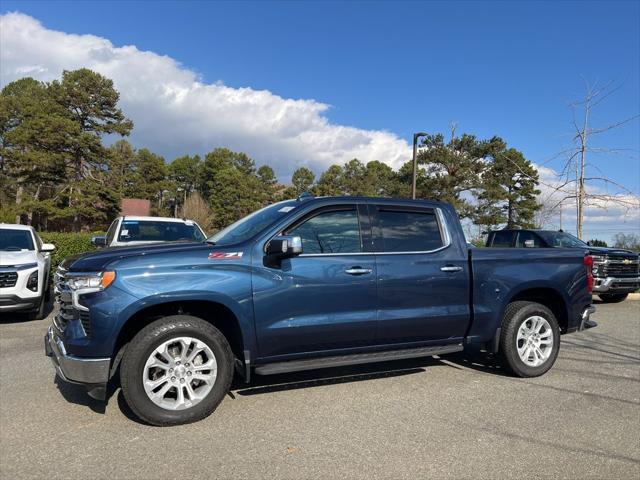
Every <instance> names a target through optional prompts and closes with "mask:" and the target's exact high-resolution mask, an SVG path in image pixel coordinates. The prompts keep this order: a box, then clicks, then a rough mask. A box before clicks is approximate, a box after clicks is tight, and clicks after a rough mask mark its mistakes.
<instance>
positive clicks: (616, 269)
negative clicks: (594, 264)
mask: <svg viewBox="0 0 640 480" xmlns="http://www.w3.org/2000/svg"><path fill="white" fill-rule="evenodd" d="M629 260H630V261H627V262H625V261H623V260H618V259H615V260H614V259H612V258H609V261H608V262H607V263H606V264H605V265H604V269H603V270H604V271H603V273H604V275H605V276H606V277H637V276H638V260H637V259H633V260H631V259H629Z"/></svg>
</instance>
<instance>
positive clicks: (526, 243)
mask: <svg viewBox="0 0 640 480" xmlns="http://www.w3.org/2000/svg"><path fill="white" fill-rule="evenodd" d="M524 246H525V248H534V247H535V246H536V243H535V242H534V241H533V240H525V241H524Z"/></svg>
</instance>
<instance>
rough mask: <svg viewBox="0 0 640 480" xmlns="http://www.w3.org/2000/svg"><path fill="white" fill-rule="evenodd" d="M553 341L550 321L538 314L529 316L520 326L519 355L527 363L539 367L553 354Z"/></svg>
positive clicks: (517, 339)
mask: <svg viewBox="0 0 640 480" xmlns="http://www.w3.org/2000/svg"><path fill="white" fill-rule="evenodd" d="M553 341H554V338H553V330H551V325H549V322H548V321H547V320H546V319H545V318H543V317H540V316H538V315H535V316H532V317H529V318H527V319H526V320H525V321H524V322H522V324H520V328H518V336H517V337H516V347H517V349H518V355H520V359H521V360H522V361H523V362H524V363H525V364H526V365H528V366H530V367H539V366H540V365H542V364H543V363H544V362H546V361H547V360H548V359H549V357H550V356H551V352H552V350H553Z"/></svg>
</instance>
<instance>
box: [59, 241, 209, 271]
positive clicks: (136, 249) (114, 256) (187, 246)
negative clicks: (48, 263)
mask: <svg viewBox="0 0 640 480" xmlns="http://www.w3.org/2000/svg"><path fill="white" fill-rule="evenodd" d="M210 247H211V246H210V245H208V244H206V243H202V242H172V243H156V244H152V245H139V246H133V247H113V248H103V249H100V250H96V251H95V252H89V253H83V254H80V255H73V256H70V257H67V258H65V259H64V260H63V261H62V262H61V263H60V266H61V267H62V268H64V269H65V270H68V271H71V272H98V271H101V270H104V268H105V267H106V266H107V265H109V264H110V263H111V262H114V261H116V260H120V259H122V258H127V257H135V256H140V255H159V254H163V253H174V252H180V251H189V250H195V249H198V248H210Z"/></svg>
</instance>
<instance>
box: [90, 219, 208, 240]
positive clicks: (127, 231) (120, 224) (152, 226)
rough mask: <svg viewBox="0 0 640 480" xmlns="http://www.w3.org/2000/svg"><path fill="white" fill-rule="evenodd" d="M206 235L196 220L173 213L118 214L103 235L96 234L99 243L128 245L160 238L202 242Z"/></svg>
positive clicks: (94, 238)
mask: <svg viewBox="0 0 640 480" xmlns="http://www.w3.org/2000/svg"><path fill="white" fill-rule="evenodd" d="M205 238H206V235H205V234H204V232H203V231H202V228H200V226H199V225H198V224H197V223H196V222H194V221H193V220H187V219H181V218H172V217H140V216H132V215H127V216H122V217H118V218H116V219H115V220H114V221H113V222H111V225H110V226H109V229H108V230H107V234H106V235H105V236H104V237H93V238H92V239H91V243H93V244H94V245H95V246H97V247H125V246H131V245H149V244H153V243H161V242H179V241H191V242H202V241H203V240H204V239H205Z"/></svg>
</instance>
